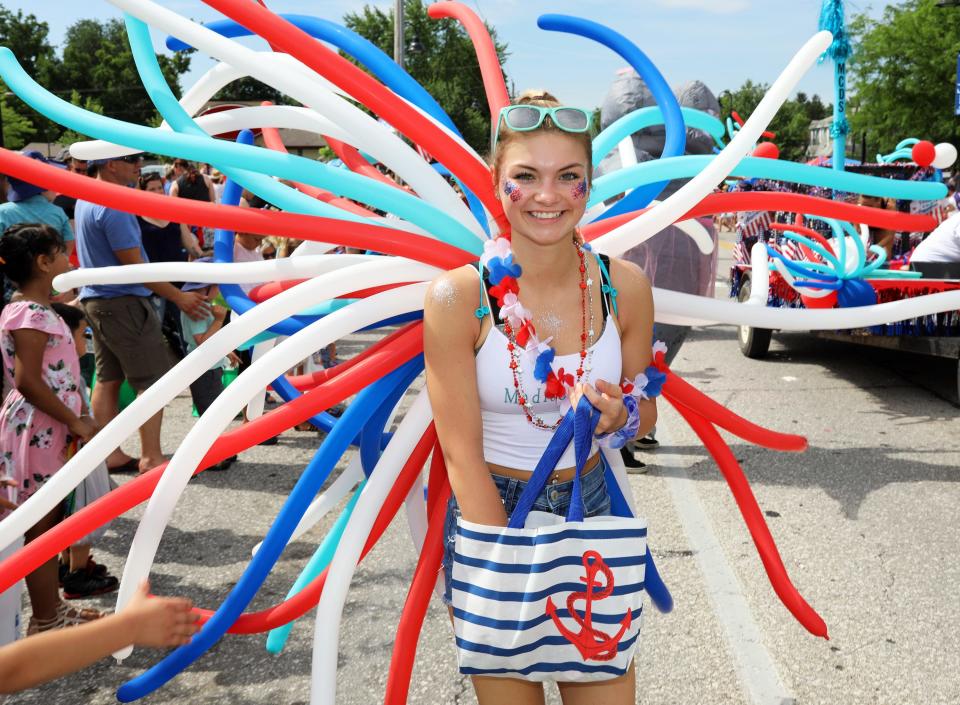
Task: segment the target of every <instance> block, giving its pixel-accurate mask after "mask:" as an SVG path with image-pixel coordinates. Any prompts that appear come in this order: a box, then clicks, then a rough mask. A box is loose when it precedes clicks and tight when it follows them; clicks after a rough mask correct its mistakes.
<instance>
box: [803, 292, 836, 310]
mask: <svg viewBox="0 0 960 705" xmlns="http://www.w3.org/2000/svg"><path fill="white" fill-rule="evenodd" d="M800 300H801V301H802V302H803V305H804V306H805V307H806V308H834V307H835V306H836V305H837V292H835V291H831V292H830V293H829V294H827V295H826V296H820V297H817V296H807V295H806V294H800Z"/></svg>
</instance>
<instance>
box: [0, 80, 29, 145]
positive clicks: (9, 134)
mask: <svg viewBox="0 0 960 705" xmlns="http://www.w3.org/2000/svg"><path fill="white" fill-rule="evenodd" d="M0 89H3V91H4V92H6V86H4V85H3V81H0ZM0 111H2V116H3V146H5V147H6V148H7V149H22V148H23V146H24V145H25V144H27V143H28V142H30V141H31V140H32V139H33V135H34V132H35V130H34V128H33V122H31V121H30V118H28V117H27V116H26V115H24V114H23V113H22V112H20V109H19V106H18V107H14V106H13V105H12V104H11V101H10V100H8V99H7V98H6V97H0Z"/></svg>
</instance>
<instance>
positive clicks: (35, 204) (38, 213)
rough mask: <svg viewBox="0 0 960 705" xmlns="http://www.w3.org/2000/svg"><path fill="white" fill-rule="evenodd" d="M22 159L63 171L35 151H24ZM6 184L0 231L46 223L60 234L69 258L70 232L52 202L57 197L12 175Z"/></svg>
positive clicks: (70, 249)
mask: <svg viewBox="0 0 960 705" xmlns="http://www.w3.org/2000/svg"><path fill="white" fill-rule="evenodd" d="M23 156H25V157H30V158H31V159H36V160H37V161H41V162H43V163H44V164H51V165H53V166H58V167H61V168H62V165H61V164H57V163H56V162H54V161H52V160H49V159H46V158H44V156H43V155H42V154H40V152H37V151H35V150H31V151H29V152H24V153H23ZM7 181H8V183H9V186H8V188H7V202H6V203H4V204H2V205H0V232H3V231H4V230H6V229H7V228H9V227H10V226H11V225H16V224H17V223H45V224H47V225H49V226H50V227H52V228H53V229H54V230H56V231H57V232H58V233H60V238H61V239H62V240H63V242H64V245H65V246H66V248H67V256H68V257H69V256H70V254H71V253H72V252H73V246H74V242H73V229H72V228H71V227H70V219H69V218H68V217H67V214H66V213H65V212H64V210H63V208H60V207H59V206H56V205H54V203H53V201H54V199H55V198H56V196H57V194H56V193H55V192H53V191H50V190H45V189H44V188H43V187H41V186H35V185H33V184H31V183H27V182H26V181H21V180H20V179H18V178H16V177H14V176H10V177H7Z"/></svg>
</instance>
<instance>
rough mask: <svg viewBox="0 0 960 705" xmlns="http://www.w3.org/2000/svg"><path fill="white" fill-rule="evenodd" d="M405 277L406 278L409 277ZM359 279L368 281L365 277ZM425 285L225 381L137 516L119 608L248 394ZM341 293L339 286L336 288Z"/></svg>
mask: <svg viewBox="0 0 960 705" xmlns="http://www.w3.org/2000/svg"><path fill="white" fill-rule="evenodd" d="M408 266H409V265H408ZM366 268H367V269H368V271H369V273H370V274H371V275H372V276H376V274H377V272H376V267H375V266H374V265H367V266H366ZM359 269H360V267H358V268H357V270H359ZM357 270H354V271H353V272H351V274H352V275H353V276H352V277H349V278H348V277H347V276H345V275H346V274H347V272H342V273H341V272H338V273H336V274H332V275H330V276H328V277H323V278H322V279H321V280H320V281H321V282H323V283H325V284H326V287H324V288H325V289H326V290H327V291H324V292H323V293H321V296H322V297H323V298H332V297H333V296H337V295H338V291H337V290H338V289H343V288H349V287H355V286H356V285H357V283H358V278H357V275H356V273H355V272H356V271H357ZM417 274H418V273H417V269H416V268H415V267H410V268H409V270H408V276H409V275H413V276H412V278H413V279H414V280H416V279H417V278H418V276H417ZM407 281H410V279H408V280H407ZM360 285H361V286H370V284H369V283H366V282H364V283H361V284H360ZM301 286H303V285H301ZM427 286H428V284H427V283H419V284H410V285H408V286H404V287H401V288H399V289H393V290H391V291H388V292H384V293H382V294H376V295H374V296H371V297H370V298H367V299H362V300H360V301H357V302H356V303H353V304H350V305H349V306H347V307H345V308H342V309H340V310H339V311H336V312H335V313H331V314H330V315H329V316H327V317H325V318H323V319H322V320H319V321H317V322H315V323H311V324H310V325H309V326H307V327H306V328H304V329H303V330H301V331H299V332H298V333H296V334H295V335H292V336H290V337H289V338H287V339H286V340H284V341H283V342H282V343H280V344H279V345H278V346H277V347H276V348H274V349H273V350H271V351H270V352H268V353H267V354H266V355H264V357H263V358H262V359H261V360H258V361H257V362H256V363H254V364H253V365H251V366H250V367H249V368H248V369H247V370H245V371H244V372H243V374H241V375H240V376H239V377H237V379H236V380H234V382H233V383H232V384H231V385H230V386H229V387H227V388H226V389H224V390H223V392H222V393H221V394H220V395H219V396H218V397H217V398H216V400H214V402H213V404H211V405H210V408H208V409H207V410H206V412H204V414H203V416H201V417H200V419H199V420H198V421H197V423H196V424H195V425H194V426H193V428H191V429H190V431H189V432H188V433H187V435H186V437H185V438H184V439H183V441H182V442H181V443H180V447H179V448H178V449H177V452H176V453H175V454H174V456H173V458H172V459H171V460H170V463H169V464H168V465H167V468H166V470H165V471H164V473H163V476H162V477H161V478H160V481H159V482H158V483H157V487H156V489H155V490H154V492H153V495H152V496H151V497H150V501H149V502H148V503H147V508H146V510H145V511H144V514H143V518H142V519H141V520H140V525H139V526H138V527H137V532H136V534H135V535H134V537H133V542H132V543H131V544H130V550H129V552H128V554H127V562H126V564H125V565H124V567H123V576H122V577H121V579H120V590H119V592H118V595H117V608H116V611H117V612H121V611H123V609H124V608H125V607H126V605H127V603H129V601H130V599H131V598H132V597H133V595H134V593H135V592H136V589H137V586H138V585H139V584H140V582H141V581H142V580H145V579H146V578H147V576H148V575H149V574H150V567H151V566H152V565H153V560H154V558H155V556H156V552H157V547H158V546H159V545H160V539H161V538H162V537H163V531H164V529H165V528H166V526H167V524H168V523H169V521H170V518H171V517H172V516H173V510H174V509H175V508H176V504H177V501H178V500H179V499H180V496H181V495H182V494H183V491H184V490H185V489H186V487H187V483H188V482H189V481H190V478H191V477H192V476H193V472H194V470H196V468H197V466H198V465H199V463H200V461H201V460H202V459H203V456H204V455H205V454H206V452H207V450H209V448H210V446H212V445H213V443H214V442H215V441H216V439H217V438H218V437H219V436H220V434H221V433H222V432H223V430H224V429H226V427H227V426H228V425H229V424H230V422H231V421H232V420H233V418H234V416H235V415H236V413H237V412H238V411H239V410H240V409H241V408H242V407H243V405H244V404H245V403H246V402H247V400H248V399H249V398H250V397H251V396H253V394H254V393H255V392H256V391H257V390H258V389H260V388H262V387H264V386H266V384H267V383H269V382H270V381H271V380H272V379H274V378H276V376H277V375H278V374H282V373H283V372H284V371H285V370H287V369H289V368H290V367H291V366H292V365H294V364H296V362H297V361H298V360H302V359H303V358H305V357H306V356H307V355H309V354H311V353H312V352H313V351H314V350H319V349H320V348H322V347H324V346H325V345H328V344H329V343H331V342H332V341H334V340H337V339H339V338H342V337H344V336H346V335H349V334H351V333H353V332H355V331H356V330H358V329H360V328H363V327H365V326H368V325H370V324H371V323H375V322H376V321H379V320H382V319H383V318H384V317H390V316H396V315H400V314H403V313H407V312H409V311H415V310H418V309H420V308H422V306H423V297H424V295H425V293H426V289H427ZM299 288H300V287H295V288H294V289H291V291H296V289H299ZM339 293H343V292H342V291H340V292H339ZM258 308H259V307H258ZM253 310H254V311H255V310H256V309H253ZM242 320H243V317H242V316H241V317H240V318H238V319H237V320H236V321H231V323H230V325H229V326H226V328H231V327H233V326H234V325H235V324H237V323H240V322H241V321H242ZM238 327H240V328H244V329H246V330H245V332H246V333H247V334H248V335H250V334H255V333H257V332H259V331H258V330H250V329H247V327H246V326H243V325H242V324H241V325H240V326H238ZM205 345H206V343H204V345H201V346H200V347H201V348H202V347H204V346H205ZM198 349H199V348H198ZM391 445H392V444H391ZM132 651H133V649H132V647H127V648H125V649H122V650H120V651H118V652H115V653H114V657H115V658H117V659H118V660H123V659H124V658H126V657H127V656H128V655H130V653H132Z"/></svg>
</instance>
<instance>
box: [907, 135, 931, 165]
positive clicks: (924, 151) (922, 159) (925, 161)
mask: <svg viewBox="0 0 960 705" xmlns="http://www.w3.org/2000/svg"><path fill="white" fill-rule="evenodd" d="M910 154H911V156H912V157H913V161H914V162H916V164H917V166H923V167H927V166H930V165H931V164H933V160H934V159H936V158H937V148H936V146H935V145H934V144H933V142H927V141H926V140H921V141H920V142H917V143H916V144H915V145H913V149H912V150H910Z"/></svg>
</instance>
